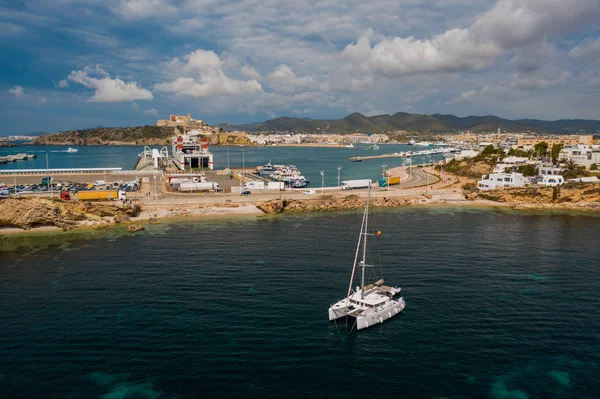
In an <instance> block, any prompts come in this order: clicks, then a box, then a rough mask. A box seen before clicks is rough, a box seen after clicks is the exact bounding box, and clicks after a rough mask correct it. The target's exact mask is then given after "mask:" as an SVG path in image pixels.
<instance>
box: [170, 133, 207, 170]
mask: <svg viewBox="0 0 600 399" xmlns="http://www.w3.org/2000/svg"><path fill="white" fill-rule="evenodd" d="M171 142H172V143H173V144H172V147H173V148H172V154H173V160H174V161H175V165H176V166H177V167H178V168H179V169H180V170H186V169H188V168H189V169H210V170H213V168H214V163H213V154H212V153H211V152H210V151H209V150H208V139H207V138H206V137H200V136H199V135H192V134H180V135H178V136H174V137H172V138H171Z"/></svg>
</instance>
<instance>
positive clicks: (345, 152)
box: [0, 144, 441, 187]
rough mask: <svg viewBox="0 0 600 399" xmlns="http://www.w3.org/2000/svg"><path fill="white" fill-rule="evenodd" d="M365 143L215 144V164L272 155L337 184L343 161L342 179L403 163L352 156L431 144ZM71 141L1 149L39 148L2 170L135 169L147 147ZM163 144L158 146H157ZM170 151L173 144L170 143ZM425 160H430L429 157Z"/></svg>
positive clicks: (375, 174) (251, 164)
mask: <svg viewBox="0 0 600 399" xmlns="http://www.w3.org/2000/svg"><path fill="white" fill-rule="evenodd" d="M366 147H367V145H366V144H357V145H356V147H355V148H345V147H340V148H312V147H279V146H275V147H274V146H268V147H243V154H242V147H239V146H212V147H211V148H210V150H211V151H212V152H213V154H214V155H215V168H216V169H224V168H225V167H227V164H228V158H229V165H230V166H231V167H232V168H233V167H235V168H241V167H242V166H246V167H247V168H248V170H252V168H256V166H259V165H263V164H265V163H266V162H268V161H269V160H270V161H272V162H273V163H274V164H294V165H296V166H298V168H299V169H300V171H301V172H302V173H303V174H304V175H305V176H306V177H308V178H309V179H311V181H312V183H311V185H312V186H313V187H319V186H320V185H321V174H320V171H323V172H324V173H325V176H324V177H325V185H326V186H332V185H337V176H338V170H337V167H338V165H339V166H341V167H342V170H341V171H340V178H341V180H346V179H360V178H364V179H372V180H376V179H378V178H380V177H381V173H382V166H381V165H382V164H383V163H385V164H387V165H388V166H387V168H393V167H396V166H401V165H402V162H403V160H402V158H386V159H374V160H369V161H363V162H351V161H350V160H349V158H350V157H353V156H355V155H356V156H367V155H379V154H390V153H394V152H405V151H422V150H424V149H426V147H411V146H407V145H399V144H386V145H380V150H378V151H367V150H365V148H366ZM67 148H68V146H22V147H12V148H0V156H4V155H8V154H18V153H21V152H26V153H35V154H37V155H38V157H37V158H34V159H32V160H27V161H19V162H11V163H7V164H3V165H0V170H3V169H43V168H46V154H48V167H49V168H101V167H114V168H123V169H133V168H134V166H135V163H136V162H137V159H138V154H139V153H140V152H142V150H143V147H142V146H78V147H74V148H78V149H79V151H78V152H76V153H68V152H66V150H67ZM152 148H159V147H152ZM169 151H170V148H169ZM431 159H432V160H439V159H441V156H439V155H436V156H432V158H431ZM412 162H413V164H414V165H417V164H421V163H422V162H423V159H421V158H420V157H414V158H413V160H412ZM425 162H427V160H426V159H425Z"/></svg>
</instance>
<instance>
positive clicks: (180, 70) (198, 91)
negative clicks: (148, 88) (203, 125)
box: [154, 49, 263, 97]
mask: <svg viewBox="0 0 600 399" xmlns="http://www.w3.org/2000/svg"><path fill="white" fill-rule="evenodd" d="M184 59H185V60H186V62H185V63H182V62H181V61H180V60H179V59H177V58H175V59H173V60H172V61H171V62H170V63H169V64H168V68H170V69H171V70H172V72H173V73H174V74H175V75H183V76H180V77H177V78H176V79H175V80H174V81H171V82H166V83H159V84H156V85H155V86H154V89H155V90H158V91H164V92H168V93H174V94H177V95H186V96H192V97H208V96H224V95H229V94H241V93H260V92H262V91H263V89H262V86H261V85H260V83H258V81H256V80H255V79H252V80H247V81H243V80H238V79H233V78H230V77H228V76H227V75H226V74H225V72H223V70H222V68H223V61H222V60H221V58H220V57H219V56H218V55H217V54H216V53H215V52H214V51H206V50H202V49H198V50H196V51H194V52H192V53H190V54H188V55H187V56H185V58H184Z"/></svg>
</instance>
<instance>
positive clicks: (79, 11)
mask: <svg viewBox="0 0 600 399" xmlns="http://www.w3.org/2000/svg"><path fill="white" fill-rule="evenodd" d="M598 20H600V1H599V0H499V1H488V0H394V1H392V0H380V1H377V2H364V1H357V0H322V1H314V0H303V1H299V0H287V1H273V0H220V1H216V0H145V1H142V0H77V1H75V0H29V1H14V0H13V1H7V0H0V123H1V124H0V126H1V128H0V135H6V134H17V133H28V132H33V131H39V130H42V131H48V132H52V131H58V130H66V129H76V128H86V127H94V126H100V125H101V126H131V125H140V124H153V123H155V121H156V119H157V118H168V115H169V114H171V113H175V114H187V113H188V112H189V113H191V114H192V115H193V116H195V117H197V118H200V119H203V120H206V121H207V122H208V123H211V124H215V123H220V122H232V123H246V122H253V121H260V120H265V119H269V118H273V117H278V116H298V117H310V118H339V117H343V116H345V115H347V114H349V113H351V112H355V111H358V112H362V113H364V114H366V115H376V114H382V113H394V112H397V111H405V112H417V113H426V114H433V113H452V114H456V115H459V116H467V115H485V114H494V115H498V116H502V117H506V118H513V119H514V118H525V117H530V118H540V119H552V120H554V119H562V118H587V119H600V115H599V113H600V112H599V110H600V107H599V106H598V104H599V100H600V24H598V23H597V21H598Z"/></svg>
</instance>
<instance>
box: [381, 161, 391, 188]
mask: <svg viewBox="0 0 600 399" xmlns="http://www.w3.org/2000/svg"><path fill="white" fill-rule="evenodd" d="M387 166H388V165H387V163H385V162H384V163H382V164H381V168H382V172H381V176H382V177H383V178H384V179H385V168H387ZM385 186H387V187H389V184H387V179H386V181H385Z"/></svg>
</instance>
